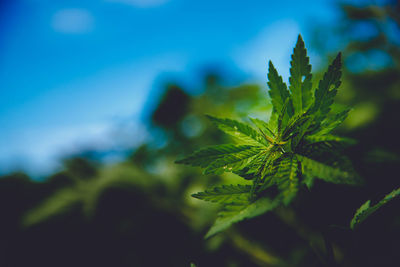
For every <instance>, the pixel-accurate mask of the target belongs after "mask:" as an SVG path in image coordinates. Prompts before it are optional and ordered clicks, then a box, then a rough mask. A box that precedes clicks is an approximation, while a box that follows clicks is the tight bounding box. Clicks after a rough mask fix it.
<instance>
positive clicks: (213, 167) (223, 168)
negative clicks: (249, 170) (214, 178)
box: [204, 147, 261, 174]
mask: <svg viewBox="0 0 400 267" xmlns="http://www.w3.org/2000/svg"><path fill="white" fill-rule="evenodd" d="M260 151H261V148H260V147H252V148H251V149H247V150H243V151H241V152H237V153H235V154H227V155H225V156H224V157H221V158H218V159H217V160H215V161H214V162H212V163H210V164H209V165H208V166H207V168H206V169H205V170H204V174H221V173H223V172H235V171H237V170H240V169H241V168H244V167H245V166H246V165H247V164H248V163H249V161H251V159H252V158H254V157H255V156H256V155H257V154H258V153H260Z"/></svg>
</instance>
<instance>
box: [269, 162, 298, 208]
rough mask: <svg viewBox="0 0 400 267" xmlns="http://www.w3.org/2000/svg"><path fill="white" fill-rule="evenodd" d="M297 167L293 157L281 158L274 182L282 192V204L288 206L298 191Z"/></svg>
mask: <svg viewBox="0 0 400 267" xmlns="http://www.w3.org/2000/svg"><path fill="white" fill-rule="evenodd" d="M298 171H299V165H298V161H297V159H296V156H294V155H285V156H282V157H281V159H280V162H279V167H278V171H277V173H276V174H275V177H274V180H275V183H276V184H277V185H278V188H279V190H280V191H281V192H282V193H281V194H282V197H283V203H284V204H285V205H288V204H289V203H290V202H291V201H292V199H293V198H294V197H295V196H296V195H297V191H298V189H299V178H298Z"/></svg>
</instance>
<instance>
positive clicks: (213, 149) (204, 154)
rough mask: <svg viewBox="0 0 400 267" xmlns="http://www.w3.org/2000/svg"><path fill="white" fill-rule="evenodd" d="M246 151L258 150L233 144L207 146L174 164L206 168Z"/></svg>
mask: <svg viewBox="0 0 400 267" xmlns="http://www.w3.org/2000/svg"><path fill="white" fill-rule="evenodd" d="M246 150H252V151H253V150H257V151H258V150H259V148H257V147H254V146H247V145H233V144H225V145H216V146H209V147H206V148H203V149H200V150H197V151H195V152H194V153H193V154H191V155H190V156H188V157H186V158H184V159H181V160H178V161H176V163H179V164H187V165H191V166H200V167H202V168H206V167H207V166H208V165H210V164H211V163H212V162H214V161H215V160H217V159H219V158H223V157H225V156H227V155H232V154H238V153H241V152H243V151H246Z"/></svg>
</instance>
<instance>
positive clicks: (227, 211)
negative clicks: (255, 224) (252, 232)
mask: <svg viewBox="0 0 400 267" xmlns="http://www.w3.org/2000/svg"><path fill="white" fill-rule="evenodd" d="M278 204H279V202H278V201H276V200H271V199H268V198H260V199H258V200H256V201H254V202H252V203H250V202H248V201H247V202H243V203H242V204H233V205H226V206H225V207H224V208H223V209H222V210H221V211H220V212H219V213H218V218H217V220H216V221H215V223H214V225H213V226H212V227H211V228H210V230H209V231H208V232H207V234H206V236H205V238H209V237H211V236H213V235H215V234H217V233H219V232H221V231H223V230H225V229H227V228H228V227H230V226H231V225H232V224H234V223H237V222H240V221H242V220H244V219H249V218H253V217H256V216H259V215H261V214H264V213H266V212H267V211H270V210H272V209H274V208H275V207H276V206H277V205H278Z"/></svg>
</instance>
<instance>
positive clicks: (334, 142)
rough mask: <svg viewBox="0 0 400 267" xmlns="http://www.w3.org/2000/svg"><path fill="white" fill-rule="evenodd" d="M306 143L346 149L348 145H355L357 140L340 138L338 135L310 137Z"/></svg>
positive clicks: (306, 139)
mask: <svg viewBox="0 0 400 267" xmlns="http://www.w3.org/2000/svg"><path fill="white" fill-rule="evenodd" d="M305 141H306V142H307V143H308V144H316V143H324V144H326V145H327V146H328V147H330V148H333V147H344V146H346V145H354V144H355V143H356V140H354V139H351V138H347V137H340V136H336V135H331V134H327V135H308V136H307V137H306V138H305Z"/></svg>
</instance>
